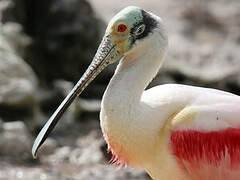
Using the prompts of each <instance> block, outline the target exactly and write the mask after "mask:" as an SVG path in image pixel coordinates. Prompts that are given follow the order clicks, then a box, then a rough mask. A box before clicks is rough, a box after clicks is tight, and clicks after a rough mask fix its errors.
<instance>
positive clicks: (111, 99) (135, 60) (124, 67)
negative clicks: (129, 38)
mask: <svg viewBox="0 0 240 180" xmlns="http://www.w3.org/2000/svg"><path fill="white" fill-rule="evenodd" d="M162 33H163V32H162V29H156V30H155V32H154V33H153V34H151V35H150V37H148V39H145V40H144V41H143V42H140V43H139V44H137V45H136V47H135V48H134V49H133V50H132V51H130V52H129V53H127V54H126V55H125V56H124V57H123V58H122V60H121V61H120V63H119V65H118V67H117V69H116V71H115V74H114V76H113V77H112V79H111V81H110V83H109V85H108V87H107V89H106V91H105V93H104V96H103V102H102V108H104V110H105V111H106V112H107V111H111V112H112V110H113V109H115V110H118V112H119V113H120V112H121V114H122V113H124V112H125V111H127V112H126V113H128V114H129V112H128V111H129V110H132V108H135V107H137V106H138V105H139V102H140V99H141V95H142V93H143V91H144V89H145V88H146V87H147V85H148V84H149V83H150V82H151V81H152V79H153V78H154V77H155V75H156V74H157V72H158V70H159V68H160V66H161V64H162V61H163V57H164V55H165V51H166V47H167V39H164V37H165V36H163V35H162ZM124 110H125V111H124Z"/></svg>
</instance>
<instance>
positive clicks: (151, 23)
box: [130, 10, 158, 45]
mask: <svg viewBox="0 0 240 180" xmlns="http://www.w3.org/2000/svg"><path fill="white" fill-rule="evenodd" d="M142 16H143V21H141V22H138V23H137V24H135V25H134V27H133V28H132V29H131V31H130V34H131V44H132V45H133V44H134V43H135V42H136V40H138V39H142V38H144V37H146V36H148V35H149V33H151V32H152V31H153V29H154V28H156V27H157V24H158V22H157V21H156V20H155V19H153V18H152V17H151V15H150V14H148V13H147V12H146V11H144V10H142ZM142 24H145V30H144V31H143V33H141V34H139V35H136V34H135V32H136V30H137V29H138V27H139V26H140V25H142Z"/></svg>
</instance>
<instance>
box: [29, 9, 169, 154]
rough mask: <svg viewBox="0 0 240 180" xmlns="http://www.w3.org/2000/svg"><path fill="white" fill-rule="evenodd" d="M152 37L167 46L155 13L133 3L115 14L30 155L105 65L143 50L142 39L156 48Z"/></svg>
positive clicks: (40, 134)
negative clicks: (73, 85)
mask: <svg viewBox="0 0 240 180" xmlns="http://www.w3.org/2000/svg"><path fill="white" fill-rule="evenodd" d="M153 39H154V40H156V39H157V41H158V42H159V44H160V47H159V48H165V47H166V46H167V37H166V34H165V31H164V28H163V25H162V21H161V19H160V18H159V17H158V16H156V15H154V14H152V13H149V12H146V11H144V10H143V9H141V8H138V7H134V6H130V7H127V8H125V9H123V10H122V11H120V12H119V13H118V14H116V15H115V16H114V17H113V18H112V19H111V21H110V22H109V24H108V27H107V29H106V32H105V35H104V37H103V39H102V42H101V44H100V45H99V48H98V50H97V52H96V55H95V57H94V58H93V61H92V63H91V64H90V66H89V67H88V69H87V70H86V72H85V73H84V75H83V76H82V77H81V79H80V80H79V81H78V83H77V84H76V85H75V87H74V88H73V89H72V91H71V92H70V93H69V94H68V96H67V97H66V98H65V99H64V101H63V102H62V104H61V105H60V106H59V107H58V109H57V110H56V111H55V113H54V114H53V115H52V116H51V117H50V119H49V120H48V122H47V123H46V124H45V126H44V127H43V129H42V130H41V132H40V133H39V135H38V137H37V138H36V140H35V142H34V145H33V149H32V153H33V155H34V156H35V155H36V152H37V150H38V148H39V147H40V146H41V145H42V143H43V142H44V141H45V139H46V138H47V136H48V135H49V133H50V132H51V131H52V129H53V128H54V126H55V125H56V123H57V122H58V120H59V119H60V117H61V115H62V114H63V112H64V111H65V110H66V109H67V107H68V106H69V105H70V104H71V103H72V101H73V100H74V99H75V98H76V97H77V96H78V95H79V94H80V93H81V92H82V91H83V90H84V89H85V88H86V87H87V85H88V84H89V83H90V82H91V81H92V80H93V79H94V78H95V77H96V76H97V75H98V74H99V73H100V72H101V71H102V70H103V69H104V68H105V67H106V66H107V65H109V64H111V63H114V62H116V61H118V60H120V59H121V58H123V57H124V56H127V55H129V54H131V52H134V51H136V50H138V52H141V53H144V51H146V48H141V45H143V44H146V42H150V43H148V44H150V45H148V47H149V48H155V49H156V47H154V46H155V44H154V43H153V44H151V42H152V41H153ZM151 46H152V47H151ZM157 51H158V49H157ZM159 51H160V49H159Z"/></svg>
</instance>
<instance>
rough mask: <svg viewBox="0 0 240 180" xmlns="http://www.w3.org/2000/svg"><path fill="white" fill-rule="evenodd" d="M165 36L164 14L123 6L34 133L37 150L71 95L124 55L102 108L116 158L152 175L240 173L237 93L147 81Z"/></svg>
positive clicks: (222, 178)
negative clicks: (80, 73)
mask: <svg viewBox="0 0 240 180" xmlns="http://www.w3.org/2000/svg"><path fill="white" fill-rule="evenodd" d="M168 44H169V42H168V34H167V30H166V27H165V25H164V23H163V20H162V19H161V18H160V17H159V16H157V15H155V14H153V13H151V12H148V11H146V10H144V9H142V8H140V7H135V6H128V7H126V8H124V9H122V10H121V11H120V12H118V13H117V14H116V15H115V16H114V17H113V18H112V19H111V20H110V22H109V24H108V26H107V28H106V31H105V34H104V36H103V39H102V41H101V43H100V45H99V47H98V50H97V52H96V54H95V56H94V58H93V60H92V62H91V64H90V65H89V67H88V69H87V70H86V72H85V73H84V74H83V76H82V77H81V78H80V80H79V81H78V82H77V84H76V85H75V86H74V87H73V89H72V90H71V91H70V93H69V94H68V95H67V97H66V98H65V99H64V100H63V102H62V103H61V104H60V106H59V107H58V108H57V110H56V111H55V112H54V114H53V115H52V116H51V117H50V119H49V120H48V121H47V123H46V124H45V125H44V127H43V128H42V130H41V131H40V133H39V135H38V136H37V138H36V140H35V142H34V145H33V148H32V154H33V156H34V157H36V154H37V151H38V149H39V147H40V146H41V145H42V144H43V142H44V141H45V140H46V138H47V136H48V135H49V133H50V132H51V131H52V130H53V128H54V126H55V125H56V124H57V122H58V121H59V119H60V117H61V116H62V114H63V113H64V112H65V111H66V109H67V108H68V107H69V105H70V104H71V103H72V102H73V100H74V99H75V98H76V97H77V96H79V95H80V94H81V92H82V91H83V90H84V89H85V88H86V87H87V86H88V84H89V83H90V82H91V81H92V80H93V79H94V78H95V77H96V76H97V75H98V74H99V73H100V72H101V71H102V70H103V69H104V68H106V67H107V66H108V65H109V64H112V63H114V62H117V61H119V63H118V66H117V68H116V70H115V73H114V75H113V77H112V79H111V80H110V82H109V85H108V86H107V88H106V91H105V93H104V95H103V98H102V102H101V111H100V125H101V129H102V132H103V136H104V139H105V140H106V142H107V144H108V152H111V153H112V159H111V160H110V162H111V163H112V164H114V165H116V166H117V167H118V168H121V167H122V166H130V167H133V168H141V169H144V170H145V171H146V172H147V173H148V174H149V175H150V176H151V178H152V179H155V180H200V179H201V180H202V179H204V180H226V179H228V180H237V179H240V97H239V96H238V95H235V94H232V93H229V92H225V91H221V90H217V89H211V88H204V87H197V86H190V85H181V84H163V85H158V86H155V87H152V88H150V89H146V88H147V86H148V85H149V83H150V82H151V81H152V79H153V78H154V77H155V76H156V75H157V73H158V71H159V69H160V68H161V66H162V64H163V61H164V59H166V58H165V56H166V53H167V50H168Z"/></svg>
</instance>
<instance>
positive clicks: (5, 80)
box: [0, 0, 240, 180]
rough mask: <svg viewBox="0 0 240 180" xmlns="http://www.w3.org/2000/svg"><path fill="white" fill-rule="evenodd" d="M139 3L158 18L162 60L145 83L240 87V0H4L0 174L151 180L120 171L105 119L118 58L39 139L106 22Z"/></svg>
mask: <svg viewBox="0 0 240 180" xmlns="http://www.w3.org/2000/svg"><path fill="white" fill-rule="evenodd" d="M129 5H136V6H139V7H142V8H144V9H145V10H147V11H152V12H154V13H155V14H157V15H159V16H161V17H162V19H163V20H164V22H165V25H166V27H167V30H168V34H169V41H170V43H169V51H168V56H167V57H166V60H165V64H164V66H163V68H162V70H161V71H160V72H159V74H158V76H157V77H156V78H155V79H154V80H153V82H152V83H151V84H150V86H149V87H151V86H155V85H157V84H164V83H182V84H191V85H197V86H204V87H212V88H217V89H222V90H226V91H229V92H232V93H235V94H238V95H240V1H239V0H177V1H176V0H168V1H167V0H161V1H160V0H148V1H146V0H131V1H130V0H121V1H114V0H112V1H100V0H89V1H87V0H42V1H34V0H0V180H18V179H23V180H85V179H89V180H91V179H93V180H96V179H97V180H102V179H105V180H126V179H129V180H134V179H135V180H137V179H138V180H148V179H150V178H149V177H148V176H147V175H146V173H144V172H143V171H141V170H133V169H131V168H124V169H123V170H119V171H118V172H115V171H114V169H115V168H114V167H111V166H110V165H109V164H108V163H107V162H108V160H109V157H110V156H111V155H110V154H107V153H106V143H105V142H104V140H103V138H102V134H101V131H100V126H99V110H100V102H101V97H102V95H103V92H104V90H105V88H106V86H107V84H108V82H109V79H110V78H111V76H112V74H113V72H114V68H115V66H116V65H112V66H110V67H109V68H107V69H106V70H105V71H104V72H102V73H101V74H100V75H99V77H98V78H97V79H96V80H95V81H94V82H93V83H92V84H91V85H90V86H89V87H88V88H87V89H86V90H85V92H84V93H83V94H82V95H81V97H80V98H78V99H77V100H76V101H75V102H74V103H73V104H72V106H71V107H70V108H69V110H68V111H67V112H66V113H65V114H64V116H63V117H62V119H61V121H60V123H59V124H58V126H57V127H56V129H55V130H54V132H53V133H52V134H51V136H50V138H48V139H47V141H46V143H45V145H44V146H43V147H42V148H41V150H40V152H39V157H38V159H37V160H33V158H32V156H31V146H32V144H33V141H34V138H35V137H36V135H37V133H38V132H39V130H40V129H41V127H42V126H43V124H44V123H45V122H46V121H47V120H48V118H49V117H50V115H51V114H52V113H53V112H54V110H55V109H56V108H57V106H58V105H59V104H60V102H61V101H62V100H63V98H64V97H65V96H66V95H67V93H68V92H69V90H70V89H71V88H72V87H73V84H74V83H76V82H77V80H78V79H79V78H80V77H81V75H82V73H83V72H84V71H85V70H86V68H87V66H88V64H89V63H90V62H91V60H92V58H93V56H94V53H95V52H96V49H97V47H98V44H99V42H100V41H101V38H102V35H103V33H104V31H105V28H106V24H107V22H108V21H109V20H110V19H111V17H112V16H113V15H114V14H115V13H117V12H118V11H119V10H121V9H122V8H124V7H126V6H129Z"/></svg>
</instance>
